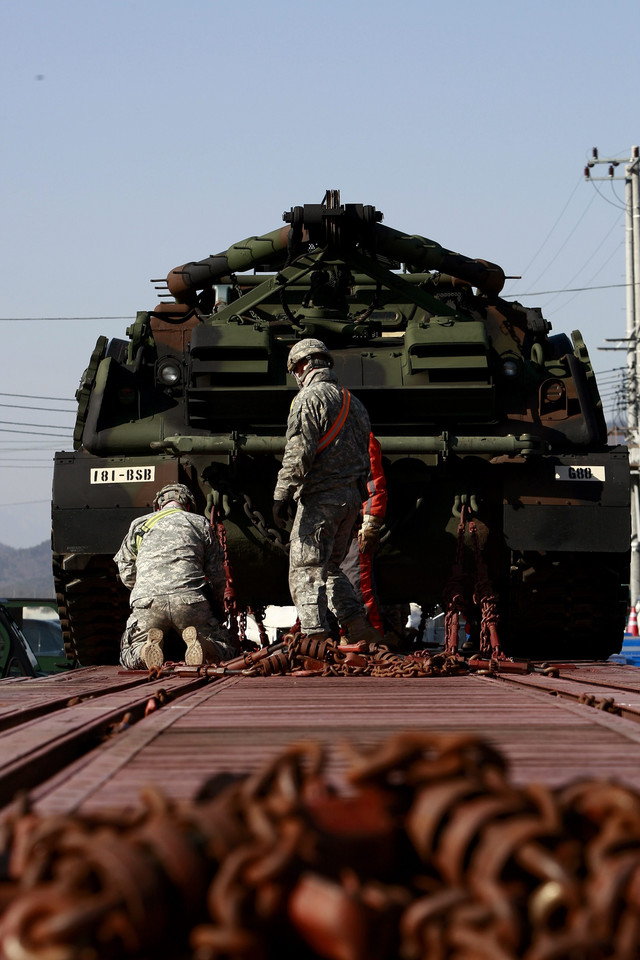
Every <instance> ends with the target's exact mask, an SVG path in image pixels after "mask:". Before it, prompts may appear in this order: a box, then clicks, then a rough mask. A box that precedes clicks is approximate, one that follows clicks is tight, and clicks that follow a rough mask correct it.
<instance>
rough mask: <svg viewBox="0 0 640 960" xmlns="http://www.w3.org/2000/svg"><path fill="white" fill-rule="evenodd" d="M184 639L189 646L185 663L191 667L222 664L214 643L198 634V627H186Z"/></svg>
mask: <svg viewBox="0 0 640 960" xmlns="http://www.w3.org/2000/svg"><path fill="white" fill-rule="evenodd" d="M182 639H183V640H184V642H185V643H186V645H187V649H186V651H185V655H184V662H185V663H186V664H187V666H190V667H199V666H200V665H201V664H203V663H220V654H219V653H218V651H217V650H216V648H215V645H214V643H213V641H211V640H209V638H208V637H203V636H202V634H198V630H197V627H185V628H184V630H183V631H182Z"/></svg>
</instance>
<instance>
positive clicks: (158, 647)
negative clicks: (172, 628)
mask: <svg viewBox="0 0 640 960" xmlns="http://www.w3.org/2000/svg"><path fill="white" fill-rule="evenodd" d="M163 640H164V635H163V633H162V630H158V628H157V627H151V629H150V630H148V631H147V640H146V643H145V644H144V646H143V647H142V650H141V652H140V656H141V657H142V659H143V660H144V663H145V666H146V668H147V670H151V669H152V668H153V667H161V666H162V664H163V663H164V651H163V649H162V642H163Z"/></svg>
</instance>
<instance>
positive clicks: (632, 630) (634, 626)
mask: <svg viewBox="0 0 640 960" xmlns="http://www.w3.org/2000/svg"><path fill="white" fill-rule="evenodd" d="M627 633H628V634H629V636H630V637H637V636H638V615H637V613H636V608H635V607H631V611H630V613H629V623H628V624H627Z"/></svg>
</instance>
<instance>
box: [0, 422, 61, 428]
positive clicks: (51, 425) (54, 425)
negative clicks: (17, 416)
mask: <svg viewBox="0 0 640 960" xmlns="http://www.w3.org/2000/svg"><path fill="white" fill-rule="evenodd" d="M0 423H8V424H9V425H10V426H12V427H45V429H51V430H64V427H63V426H62V425H61V424H59V423H23V422H22V421H21V420H0Z"/></svg>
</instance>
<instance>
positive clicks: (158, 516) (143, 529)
mask: <svg viewBox="0 0 640 960" xmlns="http://www.w3.org/2000/svg"><path fill="white" fill-rule="evenodd" d="M183 512H184V511H182V510H180V509H178V507H174V508H173V509H172V510H161V511H160V512H159V513H155V514H154V515H153V516H152V517H149V519H148V520H145V522H144V523H142V524H140V526H139V527H138V529H137V530H136V539H135V549H136V553H137V552H138V550H139V549H140V544H141V543H142V538H143V537H144V535H145V533H148V532H149V530H151V528H152V527H155V525H156V523H157V522H158V520H162V519H163V517H168V516H170V515H171V514H172V513H183Z"/></svg>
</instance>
